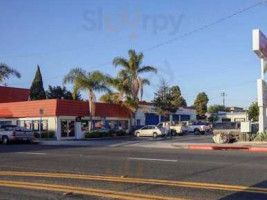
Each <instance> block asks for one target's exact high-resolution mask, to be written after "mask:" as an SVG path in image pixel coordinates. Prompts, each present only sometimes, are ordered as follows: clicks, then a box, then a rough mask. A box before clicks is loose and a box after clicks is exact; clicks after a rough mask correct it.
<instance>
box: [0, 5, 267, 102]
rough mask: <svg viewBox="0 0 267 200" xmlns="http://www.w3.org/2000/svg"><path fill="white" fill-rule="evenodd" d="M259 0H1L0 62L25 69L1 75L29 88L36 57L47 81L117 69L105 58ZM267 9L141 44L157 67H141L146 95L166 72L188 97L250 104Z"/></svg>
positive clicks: (150, 94) (146, 61)
mask: <svg viewBox="0 0 267 200" xmlns="http://www.w3.org/2000/svg"><path fill="white" fill-rule="evenodd" d="M258 1H259V0H235V1H233V0H216V1H215V0H202V1H199V0H179V1H178V0H162V1H160V0H157V1H155V0H146V1H143V0H135V1H133V0H94V1H92V0H91V1H89V0H57V1H55V0H46V1H42V0H27V1H22V0H0V13H1V17H0V30H1V32H0V62H4V63H6V64H8V65H9V66H11V67H13V68H16V69H17V70H19V71H20V72H21V73H22V78H21V79H14V78H12V79H11V80H8V81H6V83H7V84H8V85H9V86H14V87H24V88H29V87H30V85H31V82H32V79H33V77H34V74H35V71H36V66H37V64H38V65H40V67H41V71H42V74H43V79H44V86H45V88H47V86H48V85H62V77H63V76H64V75H65V74H66V73H67V72H68V71H69V70H70V69H71V68H74V67H78V66H79V67H82V68H84V69H87V70H96V69H99V70H101V71H103V72H106V73H110V74H112V75H115V74H116V72H117V70H118V69H115V68H114V67H113V66H112V64H111V63H109V61H111V60H112V59H113V58H114V57H116V56H127V51H128V49H129V48H133V49H135V50H136V51H142V50H144V49H147V48H150V47H152V46H154V45H156V44H158V43H161V42H164V41H168V40H170V39H172V38H175V37H179V36H181V35H183V34H186V33H188V32H190V31H192V30H194V29H196V28H199V27H202V26H204V25H206V24H209V23H211V22H213V21H216V20H218V19H221V18H224V17H225V16H228V15H231V14H232V13H235V12H237V11H239V10H242V9H244V8H246V7H248V6H250V5H251V4H255V3H256V2H258ZM266 11H267V3H264V4H262V5H260V6H257V7H255V8H253V9H250V10H248V11H246V12H244V13H241V14H238V15H236V16H234V17H232V18H230V19H228V20H225V21H222V22H221V23H218V24H216V25H214V26H210V27H208V28H206V29H203V30H201V31H199V32H196V33H194V34H191V35H189V36H187V37H184V38H181V39H179V40H176V41H173V42H170V43H168V44H166V45H163V46H160V47H158V48H155V49H153V50H150V51H147V52H145V53H144V54H145V59H144V64H148V65H153V66H155V67H157V68H158V69H159V73H158V74H157V75H151V74H150V75H146V76H147V77H148V78H149V79H150V80H151V82H152V84H151V86H150V87H147V88H146V89H145V93H146V94H145V99H146V100H151V99H152V98H153V95H154V92H155V90H156V89H157V86H158V83H159V80H160V79H161V78H165V79H166V80H167V81H168V83H169V84H170V85H179V86H180V88H181V90H182V94H183V96H184V97H185V99H186V100H187V102H188V104H189V105H191V104H193V102H194V99H195V97H196V95H197V94H198V92H201V91H205V92H206V93H207V94H208V96H209V99H210V104H221V103H222V98H221V97H220V94H221V92H223V91H224V92H226V93H227V97H226V105H228V106H243V107H248V106H249V104H250V103H251V102H252V101H255V100H256V79H257V78H258V77H259V76H260V66H259V59H258V58H257V56H256V55H255V54H254V53H253V52H252V50H251V49H252V48H251V32H252V29H254V28H260V29H261V30H262V31H263V32H265V34H267V12H266ZM122 16H124V19H126V20H124V21H123V20H121V19H122ZM127 19H128V20H127ZM104 63H107V64H105V65H103V64H104ZM68 88H69V89H71V86H70V85H69V86H68ZM83 95H84V97H85V98H86V94H83Z"/></svg>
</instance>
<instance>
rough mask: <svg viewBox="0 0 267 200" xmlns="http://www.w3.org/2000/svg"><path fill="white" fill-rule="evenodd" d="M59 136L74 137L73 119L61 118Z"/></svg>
mask: <svg viewBox="0 0 267 200" xmlns="http://www.w3.org/2000/svg"><path fill="white" fill-rule="evenodd" d="M61 137H62V138H68V137H75V121H74V120H61Z"/></svg>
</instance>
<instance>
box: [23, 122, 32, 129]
mask: <svg viewBox="0 0 267 200" xmlns="http://www.w3.org/2000/svg"><path fill="white" fill-rule="evenodd" d="M24 127H25V128H26V129H29V130H32V121H30V120H27V121H24Z"/></svg>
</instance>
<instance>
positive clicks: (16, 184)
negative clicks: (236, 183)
mask: <svg viewBox="0 0 267 200" xmlns="http://www.w3.org/2000/svg"><path fill="white" fill-rule="evenodd" d="M0 186H2V187H12V188H20V189H31V190H46V191H53V192H68V193H69V192H72V193H74V194H82V195H88V196H98V197H106V198H114V199H126V200H140V199H146V200H189V199H183V198H171V197H161V196H153V195H146V194H136V193H128V192H118V191H111V190H102V189H93V188H85V187H72V186H66V185H56V184H44V183H33V182H25V181H6V180H0Z"/></svg>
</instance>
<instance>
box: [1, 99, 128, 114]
mask: <svg viewBox="0 0 267 200" xmlns="http://www.w3.org/2000/svg"><path fill="white" fill-rule="evenodd" d="M40 109H43V110H44V115H43V116H46V117H49V116H82V117H83V116H89V109H88V102H87V101H72V100H62V99H46V100H36V101H24V102H11V103H0V117H2V118H21V117H39V116H40ZM95 116H96V117H117V118H129V117H130V114H129V112H128V110H127V109H126V108H125V107H123V106H121V105H118V104H108V103H96V115H95Z"/></svg>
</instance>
